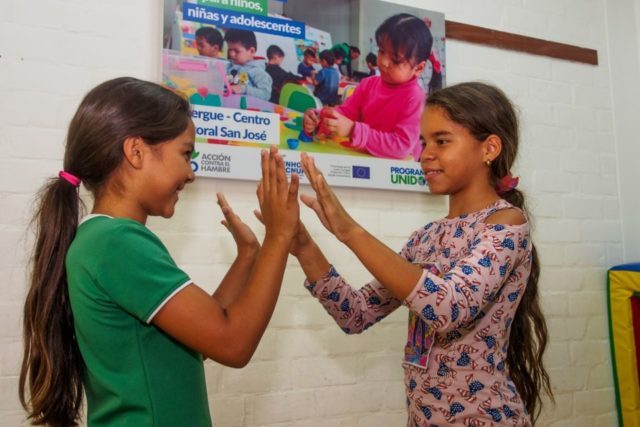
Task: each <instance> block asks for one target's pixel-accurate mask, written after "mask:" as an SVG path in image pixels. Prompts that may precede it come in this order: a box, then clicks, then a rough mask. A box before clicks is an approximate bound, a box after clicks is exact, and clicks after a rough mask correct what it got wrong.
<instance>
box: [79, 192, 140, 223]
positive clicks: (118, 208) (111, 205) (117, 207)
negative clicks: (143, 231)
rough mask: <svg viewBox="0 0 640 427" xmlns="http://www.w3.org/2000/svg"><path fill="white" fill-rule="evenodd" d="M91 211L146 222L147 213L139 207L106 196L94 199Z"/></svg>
mask: <svg viewBox="0 0 640 427" xmlns="http://www.w3.org/2000/svg"><path fill="white" fill-rule="evenodd" d="M91 213H92V214H103V215H109V216H111V217H114V218H129V219H132V220H134V221H138V222H139V223H140V224H143V225H144V224H146V223H147V215H146V214H145V213H143V212H142V210H141V209H139V207H138V208H136V207H135V206H130V205H129V204H128V203H126V201H123V200H118V201H113V200H112V199H111V198H110V197H108V196H107V197H102V198H100V199H98V200H96V201H95V203H94V204H93V209H92V210H91Z"/></svg>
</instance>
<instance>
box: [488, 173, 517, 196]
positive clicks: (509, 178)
mask: <svg viewBox="0 0 640 427" xmlns="http://www.w3.org/2000/svg"><path fill="white" fill-rule="evenodd" d="M519 181H520V178H518V177H517V176H513V175H511V172H509V173H508V174H506V175H505V176H503V177H502V178H500V180H498V183H497V184H496V186H495V187H494V188H495V190H496V193H498V194H504V193H508V192H509V191H511V190H513V189H514V188H516V187H517V186H518V182H519Z"/></svg>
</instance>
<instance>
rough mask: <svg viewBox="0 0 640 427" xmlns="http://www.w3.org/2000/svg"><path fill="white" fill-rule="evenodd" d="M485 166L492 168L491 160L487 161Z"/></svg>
mask: <svg viewBox="0 0 640 427" xmlns="http://www.w3.org/2000/svg"><path fill="white" fill-rule="evenodd" d="M484 164H485V165H487V167H489V168H490V167H491V160H485V162H484Z"/></svg>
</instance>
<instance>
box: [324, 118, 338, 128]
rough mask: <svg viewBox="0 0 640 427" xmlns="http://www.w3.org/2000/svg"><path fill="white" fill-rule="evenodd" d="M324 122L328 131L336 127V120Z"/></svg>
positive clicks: (325, 120)
mask: <svg viewBox="0 0 640 427" xmlns="http://www.w3.org/2000/svg"><path fill="white" fill-rule="evenodd" d="M324 122H325V124H326V126H327V127H328V128H329V129H335V128H336V126H338V120H337V119H324Z"/></svg>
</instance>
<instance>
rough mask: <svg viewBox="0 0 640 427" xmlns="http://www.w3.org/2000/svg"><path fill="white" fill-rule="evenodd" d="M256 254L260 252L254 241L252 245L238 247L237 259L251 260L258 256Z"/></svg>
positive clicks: (257, 244) (258, 244) (258, 245)
mask: <svg viewBox="0 0 640 427" xmlns="http://www.w3.org/2000/svg"><path fill="white" fill-rule="evenodd" d="M258 252H260V243H258V242H257V241H256V242H254V243H252V244H249V245H244V246H241V247H239V248H238V258H243V259H253V258H255V257H256V255H258Z"/></svg>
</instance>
